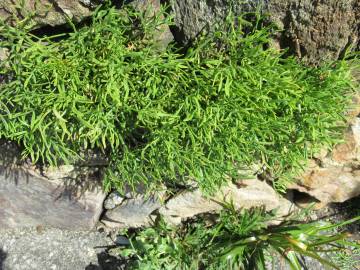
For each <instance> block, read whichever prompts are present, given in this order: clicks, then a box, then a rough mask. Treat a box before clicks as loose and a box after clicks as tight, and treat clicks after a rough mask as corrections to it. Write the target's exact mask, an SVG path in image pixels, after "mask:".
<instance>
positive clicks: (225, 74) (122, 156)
mask: <svg viewBox="0 0 360 270" xmlns="http://www.w3.org/2000/svg"><path fill="white" fill-rule="evenodd" d="M145 13H146V12H145ZM145 13H144V12H138V11H134V10H133V9H132V8H129V7H125V8H124V9H122V10H120V11H119V10H116V9H114V8H111V7H102V8H99V9H98V10H97V11H96V12H95V13H94V16H93V18H92V21H91V23H90V24H89V25H87V26H84V27H82V28H80V29H76V27H75V26H73V28H74V29H73V32H72V33H69V34H64V35H63V36H53V37H51V36H50V37H38V36H35V35H34V34H32V33H31V31H30V30H29V28H28V27H26V23H25V22H24V21H23V22H19V23H18V24H17V27H13V26H9V25H7V24H6V23H4V22H0V33H1V36H2V39H1V40H0V47H5V48H7V49H8V53H9V57H8V59H7V60H6V61H3V62H1V63H0V74H1V75H3V76H6V77H7V78H8V80H7V81H6V82H5V83H3V84H1V85H0V137H1V138H5V139H8V140H12V141H16V142H18V143H19V144H20V145H21V146H22V149H23V151H22V154H23V157H30V158H31V159H32V161H33V162H42V163H46V164H52V165H54V164H58V163H71V162H76V161H77V160H79V159H81V153H82V152H83V151H84V150H86V149H98V150H100V151H103V152H104V153H106V154H107V155H108V157H109V161H110V162H109V165H108V170H107V173H106V177H105V183H104V186H105V187H106V189H110V188H112V187H116V188H118V189H121V188H122V187H123V185H124V184H130V185H131V186H135V185H136V184H138V183H141V184H145V185H146V186H147V187H148V188H150V189H151V188H157V187H158V186H159V185H161V184H164V183H165V184H169V185H170V184H175V185H184V184H186V183H187V181H188V180H189V179H190V180H195V181H196V182H197V183H198V184H199V186H200V187H201V188H202V189H203V190H204V191H205V192H211V191H213V190H214V189H215V188H216V187H217V186H219V185H221V184H222V183H224V182H225V181H226V179H229V177H237V176H238V174H239V169H240V168H242V167H247V166H252V165H254V164H257V165H258V166H259V167H261V168H262V169H263V170H265V171H266V172H267V173H268V174H269V175H271V176H272V177H273V178H274V179H275V181H274V183H275V185H276V187H277V188H278V189H279V190H281V189H282V188H284V185H285V183H286V181H288V179H290V178H291V177H292V176H293V175H294V174H295V173H296V172H297V171H298V169H299V168H301V167H302V165H303V162H304V161H305V160H306V159H307V158H308V157H309V156H311V155H312V153H313V152H314V151H316V149H318V147H319V146H320V145H326V146H331V145H333V144H334V143H336V142H337V141H338V139H339V136H340V135H341V130H342V129H341V128H342V127H343V125H344V116H343V115H344V111H345V110H346V106H347V104H348V101H349V96H350V95H349V91H350V90H349V89H350V88H349V86H350V81H351V77H350V73H349V68H348V67H347V64H346V63H345V61H341V62H337V63H331V64H328V65H324V66H322V67H318V68H314V67H305V66H303V65H302V64H300V63H298V62H297V61H296V60H295V59H293V58H284V57H283V53H282V52H279V51H276V50H274V49H271V48H269V46H268V44H269V40H270V38H271V37H270V36H271V33H272V31H273V30H272V28H270V27H266V26H264V25H263V24H262V23H261V20H260V19H259V18H258V19H257V20H256V23H254V24H250V23H249V22H247V21H245V20H244V19H243V17H234V16H229V17H228V19H227V20H226V22H225V25H223V26H222V27H221V29H222V30H221V31H215V32H214V33H212V35H209V36H203V37H200V38H199V39H198V40H197V41H196V42H194V44H193V45H192V47H190V48H188V49H187V50H184V49H181V50H179V49H177V48H176V47H175V46H169V47H168V48H167V49H165V50H160V49H159V46H158V44H157V41H156V39H154V38H153V37H154V36H155V34H156V31H158V28H159V26H160V25H162V24H169V19H163V18H168V16H163V15H166V14H164V12H160V13H159V14H157V15H154V16H149V14H148V13H147V14H148V15H146V14H145ZM144 14H145V15H144ZM224 29H225V30H224ZM184 51H186V52H184Z"/></svg>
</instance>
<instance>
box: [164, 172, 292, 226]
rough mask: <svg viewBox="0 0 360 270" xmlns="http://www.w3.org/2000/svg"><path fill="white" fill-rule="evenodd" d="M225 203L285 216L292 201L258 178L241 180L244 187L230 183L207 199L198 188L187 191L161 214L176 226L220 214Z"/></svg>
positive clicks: (169, 202)
mask: <svg viewBox="0 0 360 270" xmlns="http://www.w3.org/2000/svg"><path fill="white" fill-rule="evenodd" d="M223 201H226V202H233V203H234V206H235V207H236V208H237V209H240V208H246V209H249V208H251V207H257V206H265V208H266V210H267V211H270V210H273V209H276V208H278V210H279V213H281V214H282V215H284V213H285V215H286V214H288V213H289V210H290V208H291V203H290V201H288V200H286V199H284V198H281V197H280V196H279V195H278V194H277V193H276V192H275V191H274V189H273V188H272V187H271V186H270V185H268V184H267V183H265V182H263V181H260V180H258V179H249V180H244V181H242V183H241V185H238V186H237V185H234V184H229V185H228V186H225V187H223V188H221V189H220V191H219V192H218V193H216V194H215V195H214V196H212V197H211V198H207V197H204V196H203V195H202V193H201V191H200V190H199V189H197V190H195V191H185V192H183V193H181V194H179V195H177V196H175V197H174V198H172V199H170V200H169V201H168V202H167V203H166V205H165V206H163V207H161V208H160V210H159V213H160V214H162V215H163V216H164V219H165V220H166V221H168V222H170V223H173V224H179V223H180V222H181V221H182V220H185V219H187V218H190V217H193V216H195V215H198V214H202V213H208V212H214V211H219V210H220V209H222V205H221V203H222V202H223Z"/></svg>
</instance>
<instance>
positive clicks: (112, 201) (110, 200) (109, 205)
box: [104, 191, 125, 210]
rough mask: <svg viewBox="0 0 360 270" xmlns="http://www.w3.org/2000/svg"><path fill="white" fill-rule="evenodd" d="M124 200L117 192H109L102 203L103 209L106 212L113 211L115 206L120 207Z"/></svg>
mask: <svg viewBox="0 0 360 270" xmlns="http://www.w3.org/2000/svg"><path fill="white" fill-rule="evenodd" d="M124 199H125V198H124V197H123V196H121V195H120V194H119V193H118V192H116V191H114V192H111V193H110V194H109V195H108V197H107V198H106V200H105V201H104V208H105V209H107V210H110V209H114V208H115V207H116V206H118V205H120V204H121V203H122V202H123V201H124Z"/></svg>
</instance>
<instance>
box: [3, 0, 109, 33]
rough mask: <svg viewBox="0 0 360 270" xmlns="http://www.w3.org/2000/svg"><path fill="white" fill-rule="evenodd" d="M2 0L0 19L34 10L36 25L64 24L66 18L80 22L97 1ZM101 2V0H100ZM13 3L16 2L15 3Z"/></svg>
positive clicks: (20, 15)
mask: <svg viewBox="0 0 360 270" xmlns="http://www.w3.org/2000/svg"><path fill="white" fill-rule="evenodd" d="M21 2H22V1H13V0H2V1H1V2H0V19H4V20H10V21H11V20H12V19H11V16H12V15H13V14H16V15H17V16H18V17H20V19H23V18H24V17H25V16H27V15H30V14H32V13H34V12H35V16H34V17H33V20H34V22H35V24H36V25H37V27H39V26H43V25H50V26H56V25H61V24H65V23H66V22H67V18H69V19H70V20H72V21H74V22H80V21H81V20H82V19H84V18H85V17H87V16H90V14H91V11H92V9H93V8H94V7H95V5H96V4H98V3H99V1H95V0H85V1H84V0H57V1H53V0H40V1H39V0H27V1H23V2H24V6H21V5H20V3H21ZM100 2H102V1H100ZM15 3H18V4H17V5H15Z"/></svg>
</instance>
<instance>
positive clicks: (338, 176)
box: [290, 117, 360, 205]
mask: <svg viewBox="0 0 360 270" xmlns="http://www.w3.org/2000/svg"><path fill="white" fill-rule="evenodd" d="M290 188H294V189H297V190H299V191H301V192H305V193H307V194H309V195H311V196H313V197H314V198H316V199H317V200H319V201H320V202H321V203H322V204H323V205H325V204H327V203H330V202H344V201H346V200H348V199H351V198H353V197H356V196H358V195H360V118H357V117H356V118H355V119H354V120H353V122H352V123H351V126H350V127H349V129H348V130H347V131H346V134H345V142H344V143H341V144H339V145H337V146H336V147H335V148H334V150H333V151H332V152H329V153H326V151H325V152H324V153H323V155H322V156H321V155H320V156H319V157H318V159H315V160H311V161H310V162H309V165H308V167H307V169H306V171H305V173H304V174H303V175H302V176H301V177H300V179H299V183H298V184H297V185H293V186H292V187H290Z"/></svg>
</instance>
